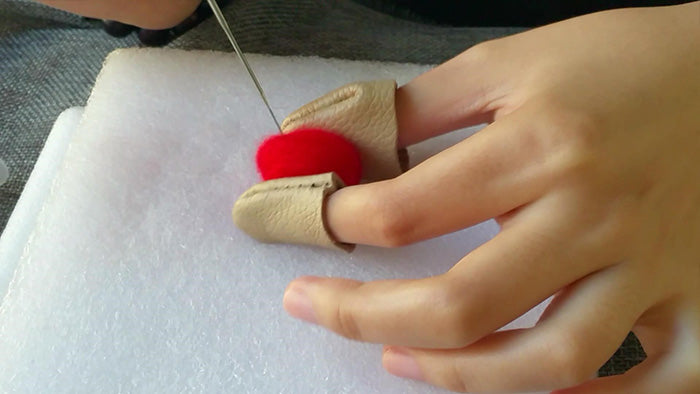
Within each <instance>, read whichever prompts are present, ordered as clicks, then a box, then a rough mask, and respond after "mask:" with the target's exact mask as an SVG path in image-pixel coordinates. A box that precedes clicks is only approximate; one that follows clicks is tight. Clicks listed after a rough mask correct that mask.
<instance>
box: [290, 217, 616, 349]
mask: <svg viewBox="0 0 700 394" xmlns="http://www.w3.org/2000/svg"><path fill="white" fill-rule="evenodd" d="M540 209H545V207H544V206H543V207H542V208H540ZM527 215H531V216H533V217H532V218H530V219H529V221H526V222H522V223H519V224H518V225H513V226H512V227H510V228H508V229H506V230H504V231H502V232H500V233H499V234H498V235H497V236H496V237H495V238H494V239H492V240H491V241H489V242H487V243H486V244H484V245H482V246H480V247H479V248H477V249H476V250H474V251H473V252H472V253H470V254H469V255H468V256H466V257H465V258H464V259H462V261H460V262H459V263H458V264H457V265H456V266H455V267H453V268H452V269H451V270H450V271H449V272H447V273H446V274H443V275H439V276H436V277H432V278H427V279H420V280H391V281H378V282H368V283H362V282H357V281H350V280H345V279H323V278H313V279H310V278H307V279H302V280H297V281H294V282H292V284H290V286H289V288H288V290H287V292H286V294H285V300H284V304H285V308H286V309H287V311H289V312H290V313H291V314H292V315H293V316H296V317H300V318H305V319H306V320H310V321H312V322H315V323H318V324H321V325H323V326H325V327H327V328H329V329H331V330H333V331H335V332H337V333H339V334H341V335H343V336H346V337H349V338H352V339H356V340H361V341H366V342H375V343H385V344H394V345H403V346H411V347H424V348H457V347H463V346H466V345H468V344H469V343H472V342H474V341H476V340H477V339H479V338H481V337H483V336H484V335H487V334H489V333H491V332H493V331H495V330H496V329H498V328H500V327H502V326H504V325H505V324H507V323H509V322H510V321H512V320H513V319H515V318H516V317H518V316H520V315H522V314H523V313H525V312H527V311H528V310H529V309H531V308H532V307H534V306H535V305H537V304H539V303H540V302H541V301H542V300H544V299H546V298H547V297H549V296H550V295H551V294H553V293H555V292H556V291H557V290H559V289H560V288H562V287H565V286H566V285H567V284H569V283H571V282H573V281H575V280H576V279H578V278H580V277H582V276H585V275H586V274H588V273H589V272H591V270H596V269H598V268H599V267H600V265H602V263H599V265H595V264H591V263H590V261H589V259H596V260H595V261H603V260H601V259H600V258H599V256H593V255H591V254H586V253H584V252H583V251H579V250H577V249H576V247H575V246H573V245H572V244H570V243H566V242H558V241H552V240H553V239H554V235H553V234H556V235H557V236H559V235H563V236H564V237H566V234H567V233H566V231H567V230H566V227H567V226H568V224H567V223H566V221H567V220H566V218H564V217H562V218H561V219H559V222H557V221H554V220H542V212H527ZM565 239H566V238H565ZM550 241H551V242H550ZM309 316H312V318H308V317H309Z"/></svg>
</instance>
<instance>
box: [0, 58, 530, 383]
mask: <svg viewBox="0 0 700 394" xmlns="http://www.w3.org/2000/svg"><path fill="white" fill-rule="evenodd" d="M250 61H251V63H252V65H253V67H254V68H255V70H256V71H257V73H258V76H259V77H260V79H261V81H262V83H263V85H264V86H265V88H266V90H267V93H268V94H269V96H270V99H271V101H272V105H273V107H274V109H275V111H276V113H277V114H280V115H284V114H286V113H288V112H290V111H291V110H292V109H294V108H296V107H297V106H299V105H301V104H304V103H305V102H307V101H309V100H311V99H313V98H316V97H317V96H320V95H321V94H323V93H325V92H327V91H329V90H331V89H334V88H336V87H338V86H340V85H341V84H344V83H346V82H350V81H353V80H358V79H370V78H397V79H398V80H399V82H406V81H407V80H408V79H410V78H411V77H413V76H415V75H417V74H419V73H420V72H422V71H423V70H425V69H426V67H423V66H415V65H398V64H378V63H356V62H344V61H335V60H321V59H299V58H274V57H260V56H251V57H250ZM267 116H268V115H267V113H266V112H265V109H264V107H263V106H262V104H261V102H260V99H259V98H258V96H257V94H256V92H255V90H254V88H253V87H252V85H251V83H250V82H249V81H248V78H247V76H246V74H245V72H244V71H243V69H242V68H241V67H240V66H239V64H238V62H237V61H236V60H235V58H234V57H233V56H232V55H230V54H221V53H207V52H189V53H188V52H175V51H163V50H158V51H155V50H148V51H146V50H128V51H121V52H119V53H117V54H114V55H112V56H111V57H110V58H109V60H108V61H107V63H106V65H105V67H104V70H103V72H102V73H101V75H100V77H99V78H98V81H97V83H96V85H95V88H94V91H93V93H92V96H91V98H90V100H89V102H88V105H87V107H86V109H85V113H84V115H83V119H82V121H81V123H80V126H79V127H78V129H77V130H76V132H75V134H74V135H73V137H72V141H71V144H70V146H69V148H68V151H67V152H66V154H65V158H64V159H63V161H62V162H61V163H62V164H61V165H60V166H59V168H58V172H57V175H56V179H55V182H54V183H53V186H52V188H51V190H50V193H48V195H47V197H46V199H45V202H44V203H43V207H42V209H41V210H40V212H39V213H38V216H37V218H36V221H35V224H33V225H32V228H33V229H32V231H31V234H30V235H29V237H28V242H27V243H26V245H24V251H23V253H22V254H21V257H19V263H18V265H17V269H16V271H15V272H14V277H13V280H12V283H11V284H10V286H9V291H8V292H7V294H6V296H5V298H4V301H3V303H2V306H1V307H0V365H1V366H2V368H0V391H4V392H6V391H9V392H17V393H38V392H51V393H75V392H91V393H95V392H105V393H109V392H114V393H116V392H148V393H152V392H162V393H171V392H207V393H215V392H222V393H231V392H237V393H243V392H251V393H252V392H256V393H277V392H285V393H335V392H348V393H419V392H420V393H431V392H440V390H438V389H435V388H432V387H429V386H427V385H424V384H421V383H414V382H408V381H404V380H401V379H398V378H395V377H392V376H390V375H388V374H386V373H385V372H384V371H383V370H382V368H381V365H380V354H381V347H380V346H379V345H368V344H359V343H354V342H351V341H348V340H345V339H343V338H340V337H338V336H336V335H334V334H332V333H329V332H327V331H325V330H323V329H321V328H318V327H313V326H310V325H307V324H304V323H301V322H299V321H296V320H294V319H292V318H290V317H288V316H287V315H286V314H285V313H284V311H283V309H282V306H281V298H282V293H283V291H284V288H285V286H286V285H287V283H288V282H289V281H290V280H292V279H293V278H295V277H297V276H299V275H304V274H311V275H334V276H344V277H351V278H356V279H362V280H369V279H381V278H397V277H423V276H427V275H432V274H438V273H442V272H444V271H445V270H447V269H448V268H449V267H450V266H451V265H452V264H454V263H455V262H456V261H457V260H458V259H459V258H461V257H462V256H464V254H466V253H467V252H469V251H470V250H471V249H473V248H475V247H476V246H478V245H479V244H481V243H483V242H485V241H487V240H488V239H489V238H490V237H492V236H493V235H494V234H495V232H496V231H497V228H496V226H495V225H494V224H493V223H490V222H489V223H485V224H482V225H480V226H476V227H474V228H471V229H468V230H464V231H462V232H459V233H457V234H453V235H449V236H445V237H442V238H439V239H435V240H432V241H428V242H423V243H420V244H417V245H414V246H409V247H405V248H401V249H396V250H384V249H379V248H371V247H360V248H358V249H357V251H356V252H355V253H353V254H344V253H339V252H334V251H326V250H320V249H313V248H307V247H301V246H288V245H275V246H271V245H262V244H259V243H257V242H255V241H253V240H252V239H250V238H248V237H247V236H246V235H245V234H243V233H242V232H241V231H239V230H238V229H237V228H236V227H235V226H234V225H233V223H232V221H231V218H230V215H229V212H230V209H231V206H232V204H233V202H234V201H235V200H236V198H237V197H238V196H239V195H240V194H241V193H242V192H243V191H244V190H245V189H246V188H247V187H249V186H250V185H252V184H253V183H255V182H257V180H258V179H257V175H256V173H255V169H254V164H253V156H254V150H255V147H256V145H257V143H258V142H259V141H260V140H261V138H262V136H263V134H266V133H269V132H271V131H272V130H273V128H274V126H273V125H272V123H271V121H270V120H269V119H268V117H267ZM54 131H55V130H54ZM464 136H465V134H464V133H462V134H454V135H452V136H449V137H447V138H444V139H441V140H437V141H432V142H429V143H426V144H423V145H421V146H418V147H416V148H414V149H413V150H412V153H413V155H414V158H420V157H425V156H426V155H427V154H429V153H432V152H434V151H435V150H437V149H439V147H442V146H444V145H446V144H449V143H451V142H453V141H454V140H455V139H459V138H464ZM52 142H55V141H51V140H49V143H52ZM59 145H60V144H59V143H56V145H55V149H56V152H58V151H62V147H61V146H59ZM50 149H52V147H49V146H47V148H46V150H50ZM46 171H49V170H48V169H47V170H46ZM41 192H42V191H39V190H36V189H35V190H28V191H27V193H41ZM44 192H45V190H44ZM12 224H13V225H14V226H17V224H16V222H13V223H12ZM8 231H11V230H10V229H8ZM18 242H21V240H20V241H18ZM524 285H525V284H524ZM538 314H539V309H538V310H535V311H533V312H532V313H530V314H529V315H526V316H525V317H524V318H523V319H521V320H520V321H518V322H517V323H516V325H518V326H527V325H530V324H532V323H533V322H534V319H536V317H537V315H538ZM504 378H507V377H504Z"/></svg>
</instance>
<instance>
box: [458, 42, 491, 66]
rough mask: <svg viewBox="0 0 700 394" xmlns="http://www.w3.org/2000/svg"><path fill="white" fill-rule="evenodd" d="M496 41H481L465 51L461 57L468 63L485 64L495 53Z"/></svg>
mask: <svg viewBox="0 0 700 394" xmlns="http://www.w3.org/2000/svg"><path fill="white" fill-rule="evenodd" d="M497 44H498V39H495V40H488V41H482V42H480V43H478V44H476V45H473V46H472V47H470V48H469V49H467V50H466V51H465V52H464V54H463V56H464V58H465V59H466V60H467V61H469V62H475V63H479V64H485V63H488V62H489V61H490V59H493V56H494V55H495V54H496V53H497V51H498V49H497V46H498V45H497Z"/></svg>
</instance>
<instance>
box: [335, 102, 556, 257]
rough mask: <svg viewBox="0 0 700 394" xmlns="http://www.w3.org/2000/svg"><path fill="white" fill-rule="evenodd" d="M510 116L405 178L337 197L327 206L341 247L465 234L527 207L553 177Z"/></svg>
mask: <svg viewBox="0 0 700 394" xmlns="http://www.w3.org/2000/svg"><path fill="white" fill-rule="evenodd" d="M528 119H529V118H528V117H527V116H526V115H522V116H520V115H519V114H512V115H511V116H508V117H506V118H504V119H502V120H499V121H498V122H496V123H494V124H492V125H491V126H489V127H488V128H487V130H484V132H482V133H478V134H476V135H474V136H472V137H470V138H469V139H467V140H465V141H462V142H461V143H459V144H457V145H455V146H452V147H451V148H449V149H447V150H445V151H443V152H441V153H439V154H438V155H436V156H434V157H432V158H430V159H428V160H427V161H425V162H423V163H421V164H420V165H418V166H417V167H415V168H413V169H412V170H410V171H409V172H407V173H405V174H403V175H402V176H400V177H398V178H395V179H392V180H388V181H383V182H376V183H371V184H365V185H358V186H353V187H347V188H344V189H341V190H339V191H337V192H335V193H333V194H332V195H331V196H330V197H329V199H328V204H327V206H326V207H327V209H326V219H327V224H328V226H329V229H330V232H331V233H332V234H333V235H334V236H335V237H336V238H337V239H338V240H339V241H341V242H346V243H360V244H370V245H377V246H399V245H405V244H409V243H413V242H417V241H420V240H424V239H428V238H432V237H436V236H439V235H442V234H446V233H450V232H453V231H457V230H460V229H462V228H465V227H468V226H470V225H473V224H476V223H479V222H482V221H484V220H486V219H489V218H492V217H495V216H498V215H500V214H503V213H506V212H508V211H510V210H512V209H514V208H517V207H519V206H521V205H523V204H526V203H528V202H530V201H532V200H534V199H535V198H536V197H538V196H540V195H541V194H542V193H543V190H544V189H545V188H546V185H548V184H549V183H550V182H552V179H553V171H554V170H553V166H555V165H556V164H555V163H554V162H555V161H556V158H555V157H554V156H553V155H550V157H549V158H548V159H547V160H540V159H539V158H541V157H545V154H544V152H543V151H542V149H541V147H540V146H538V142H537V141H535V140H534V139H533V137H532V133H531V132H528V130H527V127H528V126H527V124H528V123H529V121H528Z"/></svg>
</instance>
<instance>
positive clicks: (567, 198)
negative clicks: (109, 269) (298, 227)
mask: <svg viewBox="0 0 700 394" xmlns="http://www.w3.org/2000/svg"><path fill="white" fill-rule="evenodd" d="M397 115H398V120H399V130H400V131H399V133H400V137H399V138H400V141H401V143H402V145H410V144H413V143H417V142H419V141H422V140H425V139H427V138H430V137H433V136H436V135H439V134H442V133H446V132H448V131H451V130H455V129H459V128H462V127H466V126H470V125H474V124H478V123H483V122H488V123H490V124H489V125H488V126H487V127H486V128H485V129H483V130H482V131H480V132H479V133H477V134H476V135H474V136H472V137H470V138H468V139H467V140H465V141H463V142H461V143H459V144H457V145H455V146H453V147H451V148H450V149H447V150H445V151H444V152H441V153H439V154H437V155H435V156H434V157H432V158H430V159H428V160H427V161H425V162H423V163H421V164H420V165H418V166H417V167H415V168H414V169H412V170H411V171H409V172H407V173H406V174H404V175H402V176H400V177H398V178H396V179H393V180H388V181H384V182H378V183H373V184H366V185H359V186H353V187H348V188H345V189H341V190H340V191H338V192H336V193H335V194H333V195H332V196H331V197H330V199H329V201H328V206H327V223H328V225H329V227H330V230H331V231H332V232H333V233H334V235H335V236H336V238H337V239H338V240H340V241H342V242H348V243H364V244H373V245H379V246H389V247H393V246H400V245H404V244H409V243H413V242H417V241H420V240H424V239H428V238H431V237H436V236H440V235H442V234H446V233H450V232H453V231H456V230H460V229H462V228H465V227H468V226H471V225H473V224H475V223H479V222H481V221H483V220H486V219H489V218H493V217H495V218H497V220H498V222H499V224H501V232H500V233H499V234H498V235H497V236H496V237H495V238H494V239H492V240H491V241H489V242H487V243H486V244H484V245H482V246H481V247H479V248H478V249H476V250H475V251H473V252H471V253H469V254H468V255H467V256H466V257H464V258H463V259H462V260H461V261H459V262H458V263H457V264H456V265H455V266H454V267H453V268H452V269H451V270H450V271H448V272H447V273H445V274H442V275H438V276H435V277H431V278H426V279H420V280H389V281H377V282H368V283H361V282H358V281H354V280H348V279H339V278H315V277H305V278H300V279H297V280H295V281H294V282H292V283H291V284H290V286H289V288H288V289H287V292H286V294H285V299H284V304H285V308H286V309H287V311H288V312H289V313H290V314H292V315H293V316H296V317H299V318H302V319H305V320H308V321H311V322H315V323H318V324H321V325H323V326H325V327H327V328H329V329H331V330H333V331H335V332H337V333H339V334H341V335H343V336H346V337H348V338H352V339H356V340H360V341H367V342H375V343H383V344H386V345H388V346H387V347H385V351H384V354H383V363H384V366H385V368H386V369H387V370H388V371H389V372H391V373H394V374H396V375H399V376H404V377H408V378H413V379H420V380H425V381H427V382H429V383H432V384H434V385H438V386H442V387H446V388H448V389H452V390H457V391H478V392H494V391H496V392H508V391H531V390H555V389H563V390H562V391H561V392H562V393H641V394H643V393H660V392H664V393H687V392H700V3H699V2H695V3H691V4H686V5H682V6H674V7H663V8H647V9H626V10H616V11H610V12H603V13H598V14H592V15H588V16H584V17H580V18H576V19H572V20H568V21H564V22H561V23H557V24H554V25H550V26H546V27H543V28H539V29H535V30H532V31H529V32H525V33H522V34H518V35H515V36H512V37H508V38H504V39H500V40H495V41H491V42H487V43H484V44H481V45H477V46H475V47H473V48H471V49H469V50H467V51H466V52H465V53H463V54H461V55H460V56H458V57H456V58H455V59H453V60H451V61H449V62H447V63H445V64H443V65H441V66H440V67H437V68H436V69H434V70H432V71H430V72H428V73H426V74H424V75H422V76H420V77H418V78H416V79H415V80H414V81H412V82H411V83H409V84H408V85H406V86H404V87H402V88H401V89H400V90H399V91H398V93H397ZM551 295H555V298H554V300H553V302H552V303H551V304H550V306H549V307H548V309H547V311H546V312H545V314H544V315H543V317H542V318H541V320H540V321H539V323H538V324H537V325H536V326H535V327H534V328H531V329H525V330H513V331H506V332H495V331H496V330H497V329H499V328H500V327H502V326H503V325H505V324H506V323H508V322H510V321H512V320H514V319H515V318H516V317H518V316H520V315H521V314H523V313H525V312H526V311H528V310H529V309H530V308H532V307H533V306H535V305H537V304H538V303H540V302H541V301H543V300H545V299H546V298H548V297H549V296H551ZM630 330H633V331H634V332H635V333H636V334H637V336H638V338H639V339H640V341H641V343H642V344H643V346H644V349H645V351H646V353H647V355H648V358H647V360H646V361H644V362H643V363H642V364H641V365H639V366H637V367H635V368H634V369H632V370H631V371H629V372H628V373H627V374H625V375H622V376H616V377H607V378H601V379H592V378H593V377H594V376H595V373H596V371H597V370H598V368H599V367H600V366H601V365H603V364H604V363H605V361H606V360H607V359H608V358H609V357H610V356H611V355H612V354H613V353H614V352H615V350H616V349H617V348H618V347H619V345H620V344H621V343H622V341H623V339H624V338H625V337H626V335H627V334H628V332H629V331H630ZM567 388H568V389H567Z"/></svg>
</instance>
